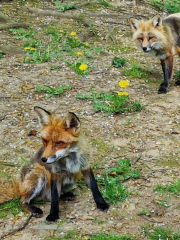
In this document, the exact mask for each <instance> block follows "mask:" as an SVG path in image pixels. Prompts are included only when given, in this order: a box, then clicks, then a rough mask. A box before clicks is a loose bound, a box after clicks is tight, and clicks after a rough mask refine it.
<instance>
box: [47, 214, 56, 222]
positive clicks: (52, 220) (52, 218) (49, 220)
mask: <svg viewBox="0 0 180 240" xmlns="http://www.w3.org/2000/svg"><path fill="white" fill-rule="evenodd" d="M58 219H59V215H58V214H55V215H52V214H49V215H48V216H47V217H46V221H47V222H56V221H57V220H58Z"/></svg>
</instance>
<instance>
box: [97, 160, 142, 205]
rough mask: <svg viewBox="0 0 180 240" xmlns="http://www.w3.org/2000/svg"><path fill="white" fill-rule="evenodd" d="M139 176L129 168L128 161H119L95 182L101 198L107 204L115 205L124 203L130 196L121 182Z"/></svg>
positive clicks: (138, 173)
mask: <svg viewBox="0 0 180 240" xmlns="http://www.w3.org/2000/svg"><path fill="white" fill-rule="evenodd" d="M140 176H141V174H140V172H138V171H136V170H135V169H133V168H132V167H131V165H130V160H129V159H120V160H119V161H118V162H117V165H116V166H114V167H112V168H110V169H108V170H107V171H106V173H105V174H104V175H103V176H100V177H99V178H98V179H97V180H98V183H99V186H100V188H101V190H102V193H103V196H104V197H105V198H106V199H108V202H110V203H113V204H114V205H117V203H118V202H119V201H124V200H125V199H126V198H127V197H128V196H129V194H130V193H129V191H128V189H127V187H126V186H125V185H123V181H125V180H128V179H130V178H132V179H137V178H139V177H140Z"/></svg>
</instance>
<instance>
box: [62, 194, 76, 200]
mask: <svg viewBox="0 0 180 240" xmlns="http://www.w3.org/2000/svg"><path fill="white" fill-rule="evenodd" d="M75 198H76V196H75V195H74V193H72V192H67V193H63V194H62V195H61V197H60V199H61V200H62V201H73V200H74V199H75Z"/></svg>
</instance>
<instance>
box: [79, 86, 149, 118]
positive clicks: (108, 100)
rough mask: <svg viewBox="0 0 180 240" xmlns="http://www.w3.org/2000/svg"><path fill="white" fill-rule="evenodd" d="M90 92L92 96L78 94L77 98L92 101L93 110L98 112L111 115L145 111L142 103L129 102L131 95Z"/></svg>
mask: <svg viewBox="0 0 180 240" xmlns="http://www.w3.org/2000/svg"><path fill="white" fill-rule="evenodd" d="M90 91H91V94H77V95H76V97H77V98H79V99H88V100H91V101H92V102H93V104H94V105H93V108H94V109H95V110H96V111H101V112H105V113H107V114H108V115H111V114H117V113H125V112H138V111H141V110H143V109H144V106H143V105H142V104H141V103H140V102H138V101H134V102H131V101H129V95H126V96H125V95H123V96H119V95H118V94H113V93H112V94H111V93H109V94H107V93H103V92H95V91H94V90H93V89H91V90H90Z"/></svg>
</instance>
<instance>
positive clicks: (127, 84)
mask: <svg viewBox="0 0 180 240" xmlns="http://www.w3.org/2000/svg"><path fill="white" fill-rule="evenodd" d="M119 86H120V87H121V88H126V87H128V86H129V82H128V81H127V80H121V81H120V82H119Z"/></svg>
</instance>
